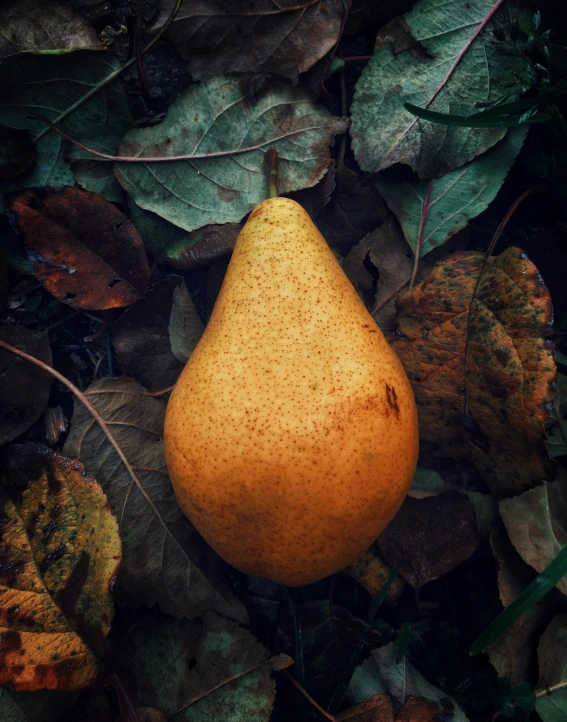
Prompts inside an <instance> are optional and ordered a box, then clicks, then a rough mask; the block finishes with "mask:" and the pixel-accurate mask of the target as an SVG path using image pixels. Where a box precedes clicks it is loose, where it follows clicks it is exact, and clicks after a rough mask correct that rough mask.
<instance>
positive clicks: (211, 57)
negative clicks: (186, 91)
mask: <svg viewBox="0 0 567 722" xmlns="http://www.w3.org/2000/svg"><path fill="white" fill-rule="evenodd" d="M174 5H175V0H164V1H163V2H162V3H160V11H161V12H160V16H159V18H158V20H157V22H156V24H155V26H154V28H153V29H154V31H156V32H157V31H158V30H159V29H160V28H161V27H162V26H163V24H164V23H165V21H166V20H167V18H168V17H169V15H170V14H171V11H172V9H173V6H174ZM343 12H344V8H343V5H342V2H341V0H318V2H317V1H316V2H309V1H308V0H305V1H304V2H297V0H280V1H279V2H277V3H274V2H272V1H271V0H255V2H251V1H249V0H248V1H247V2H239V3H238V4H236V5H235V4H234V2H233V0H215V2H212V3H211V2H208V1H207V0H185V2H184V3H183V4H182V6H181V9H180V11H179V12H178V13H177V16H176V18H175V21H174V22H173V24H172V26H171V27H170V29H169V30H168V31H167V34H166V38H167V39H168V40H169V41H170V42H171V43H173V45H174V46H175V47H176V49H177V50H178V52H179V53H180V54H181V55H182V57H184V58H185V59H186V60H187V61H188V63H189V64H188V66H187V69H188V71H189V73H190V74H191V75H192V76H193V78H194V79H195V80H202V79H203V78H209V77H210V76H211V75H217V74H219V75H220V74H223V75H226V74H228V73H250V72H254V73H278V74H279V75H285V76H288V77H290V78H292V79H293V80H296V78H297V75H298V73H304V72H305V71H306V70H309V68H310V67H311V66H312V65H314V64H315V63H316V62H317V61H318V60H320V59H321V58H322V57H323V56H324V55H325V54H326V53H327V52H328V51H329V50H330V49H331V48H332V47H333V45H334V44H335V42H336V40H337V37H338V34H339V28H340V25H341V19H342V15H343Z"/></svg>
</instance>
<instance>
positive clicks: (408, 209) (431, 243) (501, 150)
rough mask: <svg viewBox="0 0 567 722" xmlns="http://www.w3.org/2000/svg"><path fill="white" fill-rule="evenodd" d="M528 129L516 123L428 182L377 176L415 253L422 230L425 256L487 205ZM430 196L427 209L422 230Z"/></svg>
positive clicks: (378, 187)
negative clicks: (479, 151) (481, 149)
mask: <svg viewBox="0 0 567 722" xmlns="http://www.w3.org/2000/svg"><path fill="white" fill-rule="evenodd" d="M438 127H441V126H438ZM526 133H527V128H526V127H523V128H511V129H510V130H509V131H508V132H507V133H506V136H505V138H504V139H503V140H501V141H500V142H499V143H498V144H497V145H495V146H494V147H493V148H491V149H490V150H488V151H486V152H485V153H483V154H482V155H480V156H479V157H477V158H475V159H474V160H472V161H471V162H469V163H466V164H465V165H463V166H461V167H459V168H457V169H456V170H453V171H450V172H448V173H445V175H443V176H442V177H441V178H434V179H432V180H430V181H429V180H418V179H417V178H415V177H412V178H409V179H408V178H407V177H404V178H401V177H399V176H392V175H388V174H384V175H383V176H381V177H380V178H379V179H378V182H377V183H376V188H377V189H378V190H379V191H380V195H381V196H382V197H383V198H384V200H385V201H386V203H387V204H388V207H389V208H390V210H391V211H392V212H393V213H394V214H395V215H396V218H397V219H398V221H399V222H400V225H401V226H402V229H403V231H404V235H405V237H406V239H407V242H408V243H409V244H410V246H411V248H412V250H413V252H414V253H416V252H417V243H418V238H419V234H420V230H421V233H422V239H421V253H420V255H421V256H424V255H425V254H426V253H429V252H430V251H432V250H433V249H434V248H437V247H438V246H441V245H443V244H444V243H446V242H447V241H448V240H449V239H450V238H451V237H452V236H454V235H455V233H458V232H459V231H460V230H462V229H463V228H465V226H466V225H467V224H468V222H469V221H470V220H471V218H475V217H476V216H478V215H479V214H480V213H482V211H484V210H486V208H487V207H488V206H489V205H490V203H492V201H493V200H494V198H495V197H496V194H497V193H498V191H499V190H500V188H501V186H502V184H503V183H504V180H505V179H506V176H507V175H508V171H509V170H510V168H511V167H512V165H513V164H514V161H515V160H516V158H517V156H518V153H519V152H520V150H521V149H522V145H523V143H524V139H525V137H526ZM404 175H406V174H404ZM427 196H429V205H428V211H427V215H426V218H425V224H424V226H423V229H421V226H422V216H423V213H424V207H425V200H426V198H427Z"/></svg>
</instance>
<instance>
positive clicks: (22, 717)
mask: <svg viewBox="0 0 567 722" xmlns="http://www.w3.org/2000/svg"><path fill="white" fill-rule="evenodd" d="M76 699H77V694H76V693H74V692H67V693H63V692H52V691H50V690H40V691H39V692H10V691H9V690H8V689H6V688H5V687H4V688H0V719H1V720H2V722H57V720H58V719H59V718H60V717H61V715H62V714H63V713H64V712H66V711H67V710H68V709H69V708H70V707H72V705H73V703H74V702H75V700H76Z"/></svg>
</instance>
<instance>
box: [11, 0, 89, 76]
mask: <svg viewBox="0 0 567 722" xmlns="http://www.w3.org/2000/svg"><path fill="white" fill-rule="evenodd" d="M0 27H1V28H2V34H1V35H0V62H1V61H2V60H4V59H5V58H7V57H8V56H9V55H14V54H15V53H21V52H23V51H24V50H29V51H32V52H38V51H42V50H43V51H45V50H51V51H53V50H58V51H59V52H70V51H71V50H80V49H83V50H101V49H102V44H101V42H100V40H99V39H98V36H97V34H96V32H95V30H94V28H93V27H92V25H91V24H90V23H89V22H88V21H87V20H85V18H83V16H82V15H80V14H79V13H74V12H72V10H71V9H70V8H69V7H66V6H65V5H64V3H61V2H53V0H42V2H39V3H38V2H37V0H6V2H3V3H2V7H1V8H0Z"/></svg>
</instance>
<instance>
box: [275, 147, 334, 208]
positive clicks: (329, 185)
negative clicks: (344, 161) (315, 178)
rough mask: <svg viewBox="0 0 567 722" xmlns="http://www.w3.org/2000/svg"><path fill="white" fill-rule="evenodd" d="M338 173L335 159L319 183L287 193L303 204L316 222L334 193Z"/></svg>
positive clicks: (289, 196)
mask: <svg viewBox="0 0 567 722" xmlns="http://www.w3.org/2000/svg"><path fill="white" fill-rule="evenodd" d="M336 173H337V170H336V166H335V161H334V160H332V161H331V162H330V163H329V168H328V170H327V172H326V173H325V175H324V176H323V177H322V178H321V180H320V181H319V183H317V185H315V186H312V187H311V188H302V189H301V190H299V191H294V192H293V193H287V194H286V195H287V197H288V198H291V199H292V200H293V201H295V202H296V203H299V205H300V206H302V208H304V209H305V210H306V211H307V213H309V215H310V216H311V218H312V220H313V222H315V219H316V217H317V216H318V215H319V213H320V212H321V211H322V210H323V208H325V206H326V205H327V204H328V203H329V201H330V200H331V197H332V194H333V192H334V190H335V188H336V183H335V176H336Z"/></svg>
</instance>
